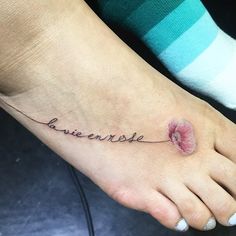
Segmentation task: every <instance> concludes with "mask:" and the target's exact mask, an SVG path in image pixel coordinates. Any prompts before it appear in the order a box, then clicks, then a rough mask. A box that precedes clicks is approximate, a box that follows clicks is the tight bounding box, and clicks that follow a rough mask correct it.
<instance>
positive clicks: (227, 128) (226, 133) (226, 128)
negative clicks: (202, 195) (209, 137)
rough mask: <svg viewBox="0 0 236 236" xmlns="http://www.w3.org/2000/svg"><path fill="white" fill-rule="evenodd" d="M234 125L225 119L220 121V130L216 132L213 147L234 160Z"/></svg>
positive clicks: (235, 128)
mask: <svg viewBox="0 0 236 236" xmlns="http://www.w3.org/2000/svg"><path fill="white" fill-rule="evenodd" d="M235 143H236V126H235V124H234V123H233V122H231V121H229V120H226V119H225V118H224V121H222V122H221V123H220V130H219V131H218V132H217V133H216V141H215V149H216V150H217V151H218V152H219V153H221V154H222V155H224V156H226V157H227V158H229V159H231V160H233V161H236V145H235Z"/></svg>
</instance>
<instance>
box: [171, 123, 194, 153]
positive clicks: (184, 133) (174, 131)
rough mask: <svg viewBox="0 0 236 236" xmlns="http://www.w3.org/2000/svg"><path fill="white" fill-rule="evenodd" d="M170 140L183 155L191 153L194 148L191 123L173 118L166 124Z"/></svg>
mask: <svg viewBox="0 0 236 236" xmlns="http://www.w3.org/2000/svg"><path fill="white" fill-rule="evenodd" d="M168 128H169V138H170V141H171V142H172V143H173V144H174V145H175V146H176V147H177V148H178V150H180V151H181V153H182V154H184V155H190V154H192V153H193V152H194V151H195V149H196V139H195V135H194V130H193V126H192V124H191V123H190V122H189V121H187V120H178V121H177V120H173V121H171V122H170V123H169V125H168Z"/></svg>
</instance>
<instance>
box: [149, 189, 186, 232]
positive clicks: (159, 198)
mask: <svg viewBox="0 0 236 236" xmlns="http://www.w3.org/2000/svg"><path fill="white" fill-rule="evenodd" d="M145 206H146V208H145V211H146V212H147V213H149V214H150V215H151V216H153V217H154V218H155V219H156V220H158V221H159V222H160V223H161V224H163V225H164V226H166V227H167V228H170V229H174V230H177V231H183V232H184V231H187V230H188V228H189V227H188V224H187V222H186V221H185V220H184V219H183V218H182V217H181V215H180V213H179V211H178V208H177V207H176V205H175V204H174V203H173V202H172V201H170V200H169V199H168V198H167V197H165V196H164V195H162V194H161V193H159V192H157V191H156V190H153V191H150V192H149V193H148V194H147V195H146V198H145Z"/></svg>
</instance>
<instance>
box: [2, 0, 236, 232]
mask: <svg viewBox="0 0 236 236" xmlns="http://www.w3.org/2000/svg"><path fill="white" fill-rule="evenodd" d="M26 2H27V1H24V3H25V4H20V3H18V2H16V3H15V5H20V6H17V9H18V11H20V10H19V9H22V8H24V7H25V5H27V6H30V9H31V11H30V13H29V15H27V17H26V18H24V17H23V18H20V21H22V22H24V21H26V22H28V21H27V20H26V19H31V20H30V21H29V22H30V24H20V26H19V28H17V29H16V30H17V31H18V34H17V37H18V40H17V42H22V44H20V45H18V44H17V45H16V41H15V38H14V32H13V31H12V30H11V29H13V28H14V27H15V26H14V27H13V25H14V24H13V23H12V22H14V20H12V19H11V20H10V21H9V22H10V23H11V24H10V23H9V22H6V23H9V27H6V29H4V30H5V31H4V35H6V37H5V38H4V39H3V38H1V41H3V42H4V45H5V48H7V49H8V48H9V52H8V50H5V51H4V50H2V49H1V50H2V51H1V54H0V56H1V58H5V60H4V62H2V63H1V64H0V91H1V106H2V107H3V108H4V109H5V110H6V111H7V112H9V113H10V114H11V115H12V116H13V117H15V118H16V119H17V120H18V121H19V122H21V123H22V124H23V125H24V126H25V127H26V128H27V129H29V130H30V131H31V132H33V133H34V134H35V135H36V136H38V137H39V138H40V139H41V140H42V141H43V142H44V143H46V144H47V145H48V146H49V147H50V148H51V149H53V150H54V151H55V152H57V153H58V154H59V155H60V156H62V157H63V158H64V159H65V160H67V161H68V162H70V163H71V164H73V165H74V166H75V167H76V168H77V169H79V170H80V171H82V172H83V173H84V174H86V175H87V176H88V177H90V178H91V179H92V180H93V181H94V182H95V183H96V184H98V185H99V186H100V187H101V188H102V189H103V190H104V191H105V192H106V193H107V194H109V195H110V196H111V197H112V198H113V199H115V200H116V201H118V202H119V203H121V204H123V205H125V206H127V207H130V208H133V209H137V210H140V211H144V212H147V213H149V214H151V215H152V216H153V217H154V218H156V219H157V220H158V221H159V222H161V223H162V224H163V225H165V226H166V227H169V228H171V229H176V230H180V231H185V230H187V229H188V225H190V226H192V227H194V228H197V229H199V230H210V229H212V228H214V226H215V219H217V220H218V222H220V223H221V224H223V225H226V226H229V225H235V224H236V214H235V213H236V202H235V199H234V197H233V196H235V194H236V185H235V178H236V166H235V163H234V162H235V161H236V159H235V158H236V148H235V141H236V132H235V131H236V128H235V125H234V124H233V123H231V122H230V121H229V120H227V119H226V118H225V117H223V116H222V115H221V114H220V113H218V112H217V111H215V110H214V109H213V108H212V107H210V106H209V105H208V104H206V103H205V102H203V101H201V100H199V99H197V98H195V97H193V96H192V95H190V94H189V93H187V92H185V91H184V90H182V89H181V88H179V87H178V86H176V85H174V84H173V83H172V82H170V81H169V80H168V79H166V78H164V77H163V76H162V75H160V74H159V73H158V72H156V71H155V70H154V69H153V68H151V67H150V66H149V65H147V64H146V63H145V62H144V61H143V60H142V59H141V58H139V57H138V56H137V55H136V54H135V53H134V52H133V51H131V50H130V49H129V48H128V47H127V46H126V45H125V44H124V43H122V42H121V41H120V40H119V39H118V38H117V37H116V36H115V35H114V34H113V33H112V32H111V31H110V30H109V29H108V28H107V27H106V26H105V25H104V24H103V23H102V22H101V21H100V20H99V19H98V18H97V17H96V16H95V14H94V13H93V12H92V11H91V10H90V9H89V8H88V7H87V5H86V4H85V3H84V2H82V1H78V0H77V1H73V0H72V1H69V4H68V1H67V3H64V4H63V1H61V3H60V4H58V2H57V1H52V0H51V1H34V4H32V3H28V4H26ZM4 4H5V3H4ZM4 4H3V3H2V4H0V6H1V8H0V9H3V10H0V11H4V7H2V5H3V6H4ZM31 4H32V5H31ZM55 4H56V6H57V7H55ZM12 5H14V4H12ZM54 7H55V10H54ZM7 9H9V8H7ZM18 11H16V12H18ZM39 11H41V15H40V20H38V18H37V17H36V16H37V14H36V13H35V12H39ZM12 12H14V11H13V10H12ZM12 12H10V13H9V11H8V12H6V7H5V14H9V15H10V16H12ZM68 12H70V14H68ZM0 15H2V14H0ZM15 15H17V14H15ZM13 16H14V15H13ZM13 16H12V17H13ZM59 16H60V17H59ZM13 18H14V17H13ZM4 19H10V17H8V18H6V17H5V18H4ZM52 19H64V20H63V21H62V20H59V21H53V20H52ZM50 20H51V22H53V23H52V24H50V23H47V24H46V23H45V22H47V21H48V22H50ZM78 23H79V24H78ZM39 26H40V27H41V28H40V30H38V27H39ZM22 32H23V33H22ZM29 32H36V33H35V34H33V35H31V36H32V37H30V33H29ZM2 33H3V32H2ZM25 37H26V38H28V39H29V40H28V41H25V40H24V38H25ZM3 42H2V43H3ZM0 45H3V44H0ZM0 61H2V60H0ZM6 103H7V104H8V105H7V104H6ZM16 109H18V110H16ZM54 118H56V119H54ZM173 119H174V120H176V121H178V122H179V121H180V123H179V124H174V125H173V123H172V125H171V126H170V125H169V124H170V123H171V121H172V120H173ZM183 119H184V120H185V121H184V122H183ZM40 122H41V123H40ZM186 124H187V130H185V128H186V127H185V125H186ZM182 125H183V126H184V127H182ZM177 126H178V127H177ZM191 128H193V130H191ZM75 129H76V130H75ZM169 131H170V132H171V133H172V136H169ZM175 131H179V132H175ZM185 131H187V134H186V133H184V132H185ZM192 132H193V133H192ZM185 134H186V135H187V136H184V135H185ZM191 134H192V135H193V136H192V137H189V135H191ZM97 135H99V136H97ZM170 140H172V142H171V141H170ZM153 141H154V143H152V142H153ZM156 141H166V142H161V143H155V142H156ZM183 141H186V143H183ZM173 143H175V145H174V144H173ZM182 144H184V145H185V144H186V145H187V146H184V145H182ZM195 145H196V146H195ZM184 154H185V155H184ZM223 187H225V188H227V189H228V191H229V193H228V192H227V191H226V190H225V189H224V188H223Z"/></svg>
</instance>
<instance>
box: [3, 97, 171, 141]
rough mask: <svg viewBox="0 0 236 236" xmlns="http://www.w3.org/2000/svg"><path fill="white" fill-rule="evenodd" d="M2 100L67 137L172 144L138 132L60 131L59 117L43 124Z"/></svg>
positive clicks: (16, 109) (30, 118)
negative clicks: (97, 132)
mask: <svg viewBox="0 0 236 236" xmlns="http://www.w3.org/2000/svg"><path fill="white" fill-rule="evenodd" d="M0 100H1V101H2V102H3V103H4V104H5V105H7V106H8V107H10V108H12V109H13V110H15V111H16V112H18V113H19V114H21V115H23V116H24V117H26V118H27V119H29V120H31V121H33V122H35V123H37V124H40V125H44V126H47V127H48V128H50V129H52V130H54V131H56V132H61V133H63V134H65V135H70V136H73V137H76V138H86V139H89V140H97V141H101V142H102V141H107V142H110V143H125V142H126V143H134V142H136V143H147V144H155V143H156V144H157V143H167V142H171V140H170V139H168V140H158V141H157V140H145V137H144V135H138V134H137V132H134V133H133V134H132V135H125V134H122V135H117V134H108V135H104V136H103V135H100V134H93V133H89V134H84V133H83V132H81V131H78V130H77V129H74V130H73V131H71V130H69V129H60V128H58V127H57V126H56V123H57V122H58V121H59V119H58V118H57V117H55V118H53V119H51V120H49V121H48V122H42V121H39V120H36V119H34V118H32V117H31V116H29V115H27V114H26V113H24V112H23V111H21V110H19V109H18V108H16V107H14V106H12V105H10V104H9V103H7V102H5V101H4V100H3V99H2V98H0Z"/></svg>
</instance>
